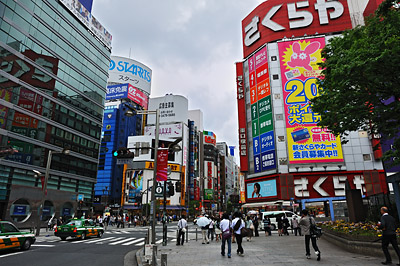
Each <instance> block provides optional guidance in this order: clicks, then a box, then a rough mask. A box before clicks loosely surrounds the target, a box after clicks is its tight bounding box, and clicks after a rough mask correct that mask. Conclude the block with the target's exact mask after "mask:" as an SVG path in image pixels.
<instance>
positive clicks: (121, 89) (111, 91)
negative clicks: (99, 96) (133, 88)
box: [106, 83, 129, 100]
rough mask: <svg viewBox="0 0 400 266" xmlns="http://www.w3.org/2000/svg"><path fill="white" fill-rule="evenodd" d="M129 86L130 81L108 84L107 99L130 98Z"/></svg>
mask: <svg viewBox="0 0 400 266" xmlns="http://www.w3.org/2000/svg"><path fill="white" fill-rule="evenodd" d="M128 86H129V84H128V83H126V84H117V85H111V86H107V94H106V100H113V99H122V98H128Z"/></svg>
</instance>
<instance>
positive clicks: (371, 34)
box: [311, 0, 400, 164]
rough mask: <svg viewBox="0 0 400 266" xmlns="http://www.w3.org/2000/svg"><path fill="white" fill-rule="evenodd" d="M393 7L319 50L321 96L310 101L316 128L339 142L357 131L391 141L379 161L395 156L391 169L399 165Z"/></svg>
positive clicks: (396, 14)
mask: <svg viewBox="0 0 400 266" xmlns="http://www.w3.org/2000/svg"><path fill="white" fill-rule="evenodd" d="M398 2H399V0H394V1H393V0H392V1H390V0H389V1H388V0H387V1H385V2H383V3H382V4H381V6H380V7H379V9H378V11H377V12H375V14H374V15H373V16H370V17H369V18H368V19H367V20H366V25H365V26H358V27H356V28H354V29H352V30H348V31H346V32H344V34H343V35H342V36H340V37H335V38H333V39H331V40H330V42H329V44H327V46H326V47H325V48H324V50H323V51H322V56H323V58H325V62H323V63H321V64H320V66H321V67H322V68H323V71H322V76H323V79H322V80H320V81H319V83H318V85H319V93H320V95H321V96H320V97H316V98H314V99H312V100H311V102H312V109H313V111H314V112H317V113H320V114H321V122H320V123H319V125H320V126H323V127H328V128H329V129H330V130H332V132H333V133H334V134H336V135H341V137H342V140H343V142H344V143H346V142H347V140H346V136H347V133H346V132H348V131H357V130H360V129H362V130H366V131H368V132H369V133H376V132H379V133H381V134H383V135H385V136H387V138H388V139H391V138H394V139H395V144H394V147H393V149H392V150H391V151H389V152H388V153H386V154H385V157H384V159H386V158H388V157H390V156H394V157H396V158H397V159H396V161H395V164H399V163H400V149H399V148H400V139H399V138H398V136H397V135H398V133H399V124H400V115H399V114H400V101H399V99H400V75H399V73H398V69H399V66H400V10H399V9H398V8H393V7H392V6H393V5H394V4H396V3H398ZM322 87H323V89H322ZM388 100H391V101H389V102H388Z"/></svg>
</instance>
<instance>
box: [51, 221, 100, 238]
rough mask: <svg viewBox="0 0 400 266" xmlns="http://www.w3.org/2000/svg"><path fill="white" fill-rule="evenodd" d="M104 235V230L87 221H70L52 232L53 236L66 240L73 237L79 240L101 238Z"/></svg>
mask: <svg viewBox="0 0 400 266" xmlns="http://www.w3.org/2000/svg"><path fill="white" fill-rule="evenodd" d="M103 234H104V228H103V227H101V226H96V224H95V223H94V221H93V220H89V219H77V218H74V219H71V220H69V221H68V223H66V224H64V225H61V226H57V227H56V229H55V230H54V235H55V236H58V237H59V238H61V240H66V239H67V237H74V238H80V239H82V240H83V239H86V237H88V236H97V237H102V236H103Z"/></svg>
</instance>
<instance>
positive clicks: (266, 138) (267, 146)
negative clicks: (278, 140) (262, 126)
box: [260, 131, 275, 153]
mask: <svg viewBox="0 0 400 266" xmlns="http://www.w3.org/2000/svg"><path fill="white" fill-rule="evenodd" d="M260 139H261V153H264V152H266V151H271V150H275V141H274V131H269V132H267V133H264V134H262V135H261V136H260Z"/></svg>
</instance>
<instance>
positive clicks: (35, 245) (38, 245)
mask: <svg viewBox="0 0 400 266" xmlns="http://www.w3.org/2000/svg"><path fill="white" fill-rule="evenodd" d="M55 246H56V245H44V244H33V245H32V247H55Z"/></svg>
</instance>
